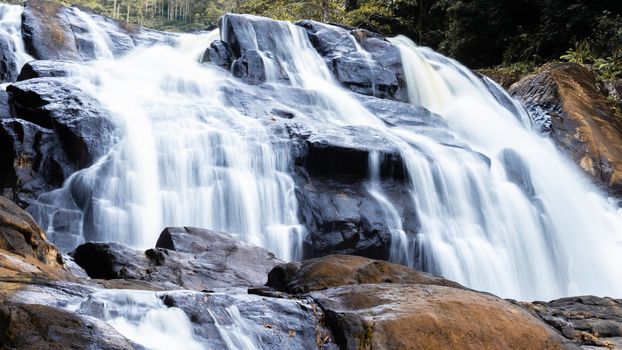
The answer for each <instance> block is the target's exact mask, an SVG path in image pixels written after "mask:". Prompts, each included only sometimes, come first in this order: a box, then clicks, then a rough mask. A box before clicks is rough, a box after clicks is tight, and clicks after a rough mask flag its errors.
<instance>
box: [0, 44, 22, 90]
mask: <svg viewBox="0 0 622 350" xmlns="http://www.w3.org/2000/svg"><path fill="white" fill-rule="evenodd" d="M17 69H18V67H17V64H16V63H15V48H14V47H13V41H12V39H11V37H9V36H8V35H6V34H1V33H0V83H4V82H11V81H15V79H17V73H18V72H17Z"/></svg>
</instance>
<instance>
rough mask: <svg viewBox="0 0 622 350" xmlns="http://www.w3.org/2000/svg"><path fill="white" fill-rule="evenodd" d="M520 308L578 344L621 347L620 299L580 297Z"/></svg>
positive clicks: (621, 307) (529, 304)
mask: <svg viewBox="0 0 622 350" xmlns="http://www.w3.org/2000/svg"><path fill="white" fill-rule="evenodd" d="M522 305H523V306H525V307H526V308H527V309H528V310H530V311H531V312H533V313H534V314H535V315H537V316H538V317H540V318H541V319H542V320H543V321H544V322H546V323H548V324H550V325H551V326H552V327H554V328H556V329H557V330H558V331H559V332H560V333H561V334H562V335H564V336H565V337H566V338H568V339H570V340H573V341H574V342H576V343H577V344H579V345H582V346H598V347H611V346H613V345H617V346H620V344H619V342H620V340H622V300H616V299H612V298H600V297H595V296H579V297H569V298H562V299H558V300H553V301H550V302H548V303H545V302H533V303H522ZM616 348H617V347H616Z"/></svg>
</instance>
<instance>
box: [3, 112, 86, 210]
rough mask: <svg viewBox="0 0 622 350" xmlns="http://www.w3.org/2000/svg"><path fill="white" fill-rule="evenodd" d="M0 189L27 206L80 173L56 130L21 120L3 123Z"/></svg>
mask: <svg viewBox="0 0 622 350" xmlns="http://www.w3.org/2000/svg"><path fill="white" fill-rule="evenodd" d="M0 166H1V168H0V169H1V170H0V188H2V189H4V196H6V197H8V198H11V199H12V200H13V201H15V202H16V203H18V204H19V205H20V206H21V207H27V206H28V205H29V204H30V203H32V201H33V200H35V199H36V198H37V197H38V195H39V194H41V193H44V192H47V191H50V190H52V189H54V188H57V187H59V186H61V185H62V184H63V181H64V180H65V179H66V178H67V177H68V176H69V175H71V174H72V173H73V172H74V171H76V167H75V166H74V165H72V164H71V162H70V160H69V158H68V157H67V155H66V153H65V151H64V150H63V148H62V146H61V142H60V140H59V138H58V136H57V135H56V134H55V133H54V131H53V130H50V129H46V128H42V127H40V126H38V125H35V124H33V123H30V122H27V121H25V120H20V119H4V120H0Z"/></svg>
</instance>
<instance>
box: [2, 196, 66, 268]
mask: <svg viewBox="0 0 622 350" xmlns="http://www.w3.org/2000/svg"><path fill="white" fill-rule="evenodd" d="M0 250H4V251H6V252H8V253H11V254H15V255H18V256H21V257H24V258H34V259H36V260H38V261H39V262H41V263H43V264H46V265H49V266H51V267H61V266H62V264H63V260H62V257H61V254H60V253H59V251H58V250H57V249H56V247H54V246H53V245H52V244H50V243H48V242H47V237H46V235H45V232H43V230H42V229H41V228H40V227H39V226H38V225H37V223H36V222H35V221H34V220H33V219H32V217H31V216H30V215H29V214H28V213H26V212H25V211H23V210H22V209H21V208H20V207H19V206H17V204H15V203H13V202H11V201H10V200H8V199H6V198H4V197H1V196H0ZM5 258H6V259H9V258H7V257H6V255H5Z"/></svg>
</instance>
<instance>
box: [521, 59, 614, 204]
mask: <svg viewBox="0 0 622 350" xmlns="http://www.w3.org/2000/svg"><path fill="white" fill-rule="evenodd" d="M510 93H511V94H512V95H513V96H515V97H516V98H518V99H519V100H521V101H522V102H523V103H524V105H525V106H526V107H527V109H528V110H530V111H532V112H533V111H536V113H537V114H540V115H542V114H544V115H545V116H544V117H545V118H550V127H549V128H550V130H547V131H548V132H549V133H550V136H551V138H552V139H553V140H554V141H555V142H556V143H557V145H558V146H559V147H560V148H561V149H562V150H563V151H565V152H566V153H567V154H568V155H569V156H570V157H571V158H572V159H573V160H574V161H575V162H576V163H577V164H578V165H579V166H580V167H581V168H582V169H583V170H584V171H585V172H586V173H587V174H589V175H590V176H591V177H592V178H593V179H594V180H595V181H596V182H597V183H599V184H602V185H604V186H605V187H607V188H608V189H609V190H610V191H611V192H612V193H613V194H616V195H622V120H620V118H619V117H617V116H616V114H615V113H614V111H613V110H612V109H611V107H610V106H609V105H608V104H607V101H606V99H605V97H604V96H603V94H602V93H601V91H600V90H599V89H598V86H597V84H596V79H595V78H594V75H593V74H592V73H591V72H590V71H588V70H587V69H586V68H584V67H583V66H581V65H578V64H573V63H555V64H548V65H545V66H543V67H542V68H540V69H539V70H538V71H537V72H535V73H534V74H531V75H528V76H527V77H525V78H523V79H522V80H521V81H519V82H518V83H516V84H514V85H513V86H512V87H511V88H510Z"/></svg>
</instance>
